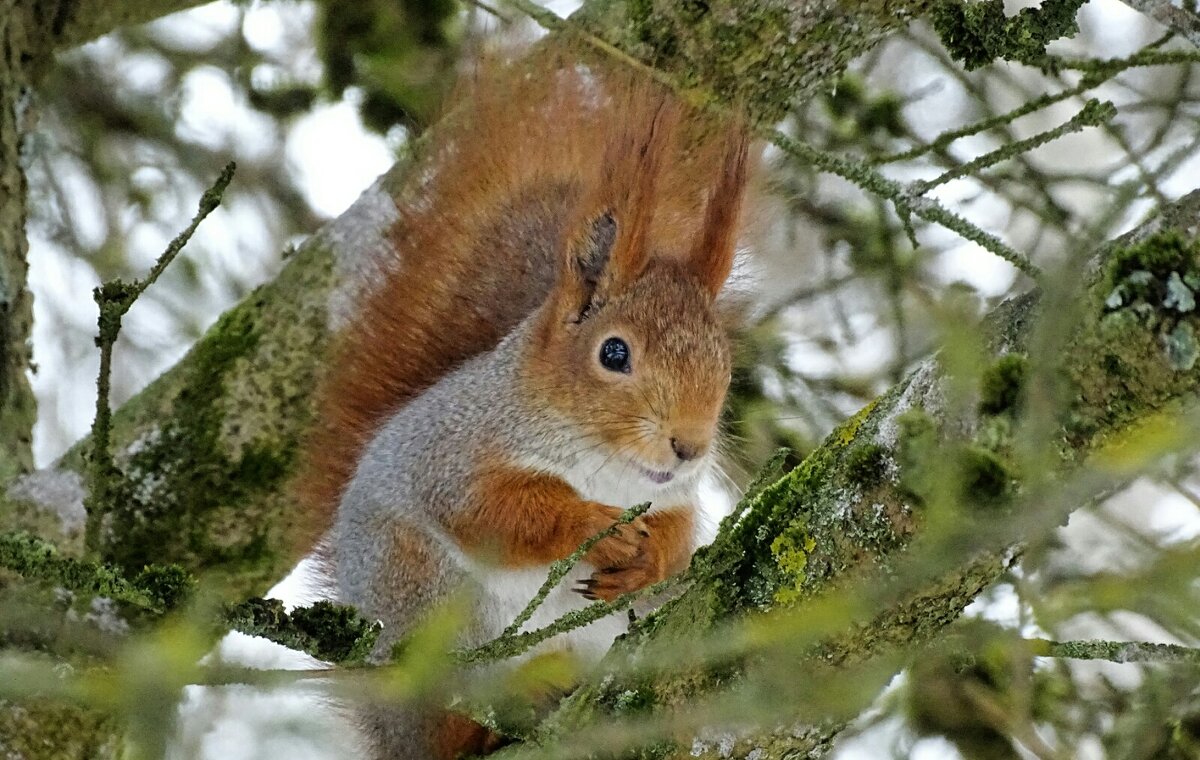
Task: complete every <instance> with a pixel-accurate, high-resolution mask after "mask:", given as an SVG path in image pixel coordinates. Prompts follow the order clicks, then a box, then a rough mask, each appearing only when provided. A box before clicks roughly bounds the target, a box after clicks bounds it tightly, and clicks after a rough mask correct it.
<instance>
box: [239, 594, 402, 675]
mask: <svg viewBox="0 0 1200 760" xmlns="http://www.w3.org/2000/svg"><path fill="white" fill-rule="evenodd" d="M224 617H225V622H226V624H227V625H229V627H231V628H235V629H237V630H239V631H242V632H243V633H247V634H250V635H252V636H262V637H263V638H267V639H270V640H271V641H275V642H277V643H280V644H283V645H284V646H287V647H291V648H292V649H299V650H301V651H304V652H308V653H309V654H311V655H312V656H313V657H316V658H317V659H320V660H326V661H328V662H334V663H340V664H356V663H362V662H365V661H366V659H367V656H368V655H369V654H370V653H371V650H372V648H374V646H375V641H376V639H378V638H379V631H380V626H379V624H378V623H372V622H368V621H367V620H365V619H364V618H363V617H362V616H361V615H359V614H358V612H357V611H355V610H354V609H353V608H351V607H345V606H342V605H338V604H333V603H331V602H326V601H320V602H316V603H315V604H313V605H312V606H311V607H299V608H297V609H295V610H293V611H292V612H291V614H290V615H289V614H288V613H287V612H285V611H284V609H283V602H281V601H279V600H278V599H257V598H255V599H248V600H246V601H244V602H242V603H240V604H237V605H235V606H232V607H230V608H229V609H228V610H227V611H226V613H225V616H224Z"/></svg>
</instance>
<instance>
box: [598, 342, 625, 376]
mask: <svg viewBox="0 0 1200 760" xmlns="http://www.w3.org/2000/svg"><path fill="white" fill-rule="evenodd" d="M600 364H602V365H603V366H604V368H605V369H607V370H610V371H612V372H624V373H626V374H628V373H629V372H630V370H631V368H630V366H629V344H628V343H626V342H625V341H623V340H621V339H620V338H609V339H608V340H606V341H604V343H603V344H602V345H601V346H600Z"/></svg>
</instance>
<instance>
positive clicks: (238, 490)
mask: <svg viewBox="0 0 1200 760" xmlns="http://www.w3.org/2000/svg"><path fill="white" fill-rule="evenodd" d="M249 306H251V307H252V306H253V301H251V302H250V304H249ZM257 343H258V334H257V331H256V329H255V314H254V309H253V308H247V305H246V304H243V306H240V307H238V308H237V309H234V310H233V311H231V312H229V313H227V314H226V315H225V316H223V317H222V318H221V320H220V321H219V322H218V323H217V325H216V326H215V327H214V328H213V329H212V330H210V331H209V333H208V334H207V335H206V336H205V337H204V338H203V339H201V341H200V342H199V343H198V344H197V345H196V347H195V348H194V349H193V350H192V353H191V355H190V356H189V358H188V360H187V362H186V366H187V372H186V375H185V376H184V377H183V378H182V382H181V384H180V388H179V391H178V394H177V395H176V397H175V399H174V405H175V408H176V409H178V410H180V412H179V413H176V414H174V415H172V416H170V417H169V418H167V419H166V421H165V422H164V424H163V425H162V426H161V427H160V428H159V429H158V430H156V431H154V432H152V433H151V434H150V435H148V436H147V437H146V438H145V439H144V440H143V441H142V442H141V445H135V446H134V447H133V451H132V453H131V454H130V455H129V456H128V457H127V460H126V461H125V462H123V463H122V470H123V471H124V477H123V478H122V480H121V482H120V483H119V484H117V485H116V487H115V488H114V489H113V491H114V494H115V496H114V499H115V501H114V503H113V504H112V505H111V506H110V508H109V509H108V510H107V511H108V514H109V519H108V524H107V525H106V526H105V534H104V538H103V544H102V553H103V556H104V558H105V559H106V560H108V561H111V562H114V563H116V564H117V565H119V566H120V567H123V568H125V569H126V570H127V571H136V570H137V569H139V568H141V567H142V566H144V565H146V564H149V563H150V562H152V561H154V560H157V559H159V558H161V557H164V556H165V557H170V558H172V559H179V560H183V561H184V562H186V563H187V564H189V565H193V566H195V565H201V566H202V565H204V564H208V563H211V562H214V561H220V562H232V563H235V564H236V563H246V562H251V563H253V562H255V561H257V560H259V559H260V558H261V555H262V552H263V549H262V546H261V542H262V536H263V534H262V533H254V532H252V533H251V534H249V535H240V536H239V534H238V532H232V535H231V531H218V530H213V527H214V525H213V523H214V522H218V523H219V522H223V521H229V522H231V523H232V522H234V520H235V518H234V516H233V514H232V512H233V510H235V509H236V505H237V504H238V503H239V502H242V501H245V500H247V499H248V498H252V497H254V496H256V495H260V494H262V493H264V492H266V491H269V490H270V489H273V488H275V487H276V486H277V485H278V484H279V481H280V480H281V479H282V477H283V475H284V474H285V473H286V472H287V471H288V468H289V465H290V460H291V458H292V455H293V450H292V449H293V447H291V446H287V447H285V448H282V449H280V448H275V447H272V446H271V445H270V444H269V443H268V442H266V441H256V442H253V443H252V444H251V445H248V446H247V447H245V449H244V450H243V451H242V452H240V455H238V454H233V455H231V454H230V452H229V451H228V450H227V447H226V446H225V445H224V442H223V441H222V436H221V434H222V425H223V423H224V419H225V410H224V408H223V406H222V403H221V402H222V400H223V398H224V393H225V390H226V386H225V383H226V377H227V376H228V375H230V373H231V372H232V371H233V370H234V368H235V366H236V363H237V362H238V360H239V359H242V358H244V357H247V356H249V355H250V354H251V352H252V351H253V350H254V348H255V347H256V346H257ZM185 410H186V411H185ZM181 453H182V454H184V455H183V456H181ZM223 511H229V512H230V513H231V514H230V515H229V516H228V517H225V518H222V516H221V515H220V513H221V512H223ZM231 538H232V539H233V540H231Z"/></svg>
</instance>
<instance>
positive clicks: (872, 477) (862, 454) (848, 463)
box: [842, 443, 887, 488]
mask: <svg viewBox="0 0 1200 760" xmlns="http://www.w3.org/2000/svg"><path fill="white" fill-rule="evenodd" d="M886 471H887V449H886V448H884V447H883V446H880V445H879V444H877V443H862V444H859V445H857V446H853V447H851V448H850V449H849V450H848V451H847V452H846V457H845V459H844V460H843V461H842V473H843V476H844V478H845V480H846V481H847V482H848V483H849V484H851V485H859V486H862V487H868V488H869V487H871V486H874V485H876V484H878V483H879V482H880V481H881V480H882V479H883V477H884V475H885V474H886Z"/></svg>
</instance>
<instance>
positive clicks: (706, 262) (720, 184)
mask: <svg viewBox="0 0 1200 760" xmlns="http://www.w3.org/2000/svg"><path fill="white" fill-rule="evenodd" d="M749 142H750V140H749V135H748V134H747V131H746V128H745V126H744V125H743V124H737V125H735V127H734V128H733V130H732V132H731V133H730V135H729V137H728V138H727V140H726V143H725V156H724V159H723V160H722V161H721V173H720V175H719V176H718V178H717V183H716V186H715V187H714V188H713V191H712V195H710V196H709V198H708V205H707V207H706V208H705V210H704V226H703V227H702V228H701V230H700V235H699V236H698V237H697V238H696V241H695V243H694V244H693V245H692V250H691V253H690V255H689V256H688V262H689V267H690V268H691V270H692V273H693V274H695V276H696V278H697V279H698V280H699V281H700V284H701V285H702V286H703V287H704V289H705V290H706V291H708V293H709V295H710V296H712V297H713V298H716V297H717V294H718V293H720V292H721V288H722V286H724V284H725V280H727V279H728V278H729V273H730V272H731V271H732V270H733V257H734V252H735V248H736V246H737V229H738V215H739V213H740V212H741V207H742V196H743V195H744V194H745V190H746V156H747V153H748V151H749Z"/></svg>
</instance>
